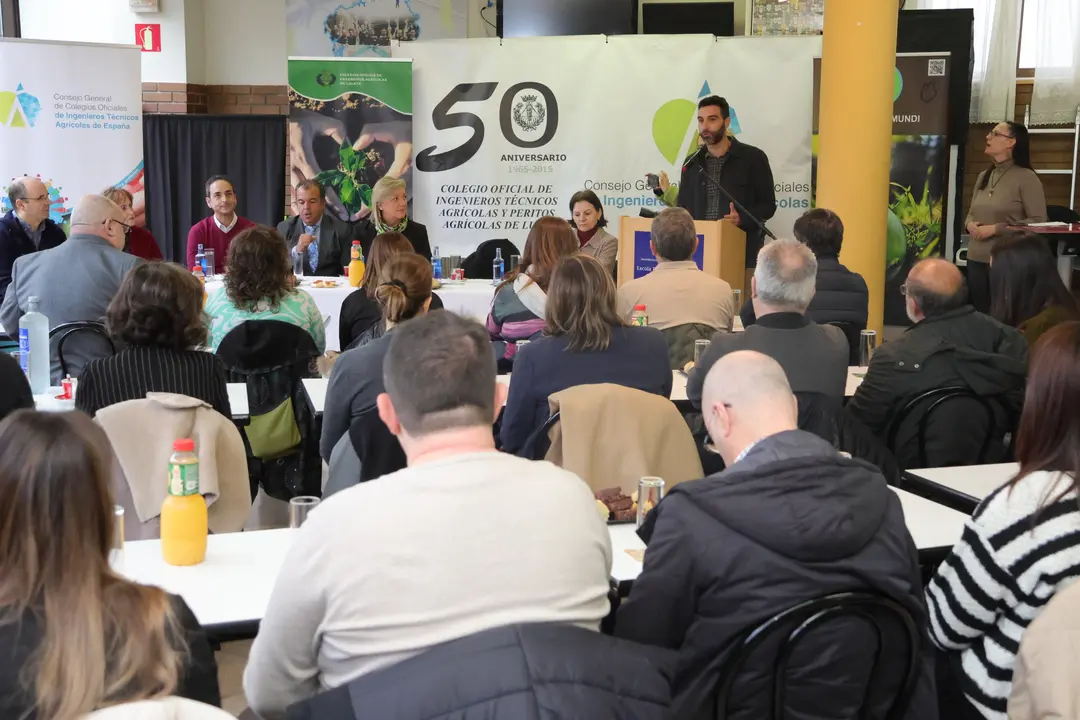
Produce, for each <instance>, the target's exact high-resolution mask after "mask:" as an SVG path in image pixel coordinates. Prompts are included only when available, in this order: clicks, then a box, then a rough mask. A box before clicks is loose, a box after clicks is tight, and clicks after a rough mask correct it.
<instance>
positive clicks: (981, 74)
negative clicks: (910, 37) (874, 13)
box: [867, 0, 1080, 123]
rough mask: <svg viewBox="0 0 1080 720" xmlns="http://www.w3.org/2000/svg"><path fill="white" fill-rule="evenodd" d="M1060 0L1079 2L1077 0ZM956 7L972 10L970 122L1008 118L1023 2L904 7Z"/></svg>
mask: <svg viewBox="0 0 1080 720" xmlns="http://www.w3.org/2000/svg"><path fill="white" fill-rule="evenodd" d="M867 1H868V2H877V1H878V0H867ZM1028 1H1029V2H1031V1H1032V0H1028ZM1049 1H1051V2H1052V1H1053V0H1049ZM1060 2H1062V3H1066V4H1067V3H1080V0H1060ZM958 8H971V9H972V10H974V11H975V27H974V35H975V37H974V45H975V48H974V50H975V72H974V77H973V79H972V88H971V122H979V123H998V122H1001V121H1002V120H1011V119H1012V118H1013V115H1014V114H1015V113H1016V60H1017V53H1018V51H1019V47H1020V17H1021V10H1022V8H1023V3H1022V1H1021V0H908V3H907V5H905V9H907V10H955V9H958Z"/></svg>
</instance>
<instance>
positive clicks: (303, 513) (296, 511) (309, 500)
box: [289, 495, 321, 528]
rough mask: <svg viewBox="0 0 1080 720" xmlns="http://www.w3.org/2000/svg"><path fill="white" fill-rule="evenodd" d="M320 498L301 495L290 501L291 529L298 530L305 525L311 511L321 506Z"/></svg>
mask: <svg viewBox="0 0 1080 720" xmlns="http://www.w3.org/2000/svg"><path fill="white" fill-rule="evenodd" d="M320 502H321V501H320V500H319V498H317V497H314V496H311V495H301V496H299V497H294V498H293V499H292V500H290V501H289V527H291V528H298V527H300V526H301V525H303V524H304V523H305V522H306V521H307V519H308V515H310V514H311V511H312V510H314V509H315V508H316V507H318V506H319V503H320Z"/></svg>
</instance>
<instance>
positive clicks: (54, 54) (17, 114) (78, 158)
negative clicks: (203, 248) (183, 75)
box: [0, 39, 146, 232]
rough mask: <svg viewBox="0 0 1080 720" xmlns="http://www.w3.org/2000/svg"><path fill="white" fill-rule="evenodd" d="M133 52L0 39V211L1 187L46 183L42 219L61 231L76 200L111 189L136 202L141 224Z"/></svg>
mask: <svg viewBox="0 0 1080 720" xmlns="http://www.w3.org/2000/svg"><path fill="white" fill-rule="evenodd" d="M139 53H140V51H139V48H138V47H137V46H134V45H130V46H129V45H89V44H87V45H83V44H77V43H54V42H47V41H36V40H4V39H0V211H2V212H4V213H7V212H8V211H9V210H11V203H10V201H9V200H8V197H7V189H8V185H9V184H10V183H11V181H12V180H13V179H15V178H17V177H21V176H23V175H29V176H31V177H37V178H39V179H40V180H41V181H42V182H44V183H45V187H46V189H47V191H48V194H49V203H50V204H49V217H50V219H52V220H53V221H54V222H56V223H57V224H58V225H61V226H63V228H64V231H65V232H67V231H68V225H69V223H70V219H71V210H72V208H73V207H74V205H75V203H77V202H78V200H79V198H81V197H82V196H83V195H92V194H97V193H100V192H101V191H102V190H103V189H105V188H107V187H109V186H110V185H116V186H120V187H123V188H125V189H127V190H128V191H129V192H131V194H132V195H133V196H134V197H135V214H136V217H135V222H136V224H138V225H142V224H144V223H145V213H146V210H145V207H146V203H145V197H144V193H143V137H142V135H143V134H142V79H141V72H142V70H141V64H140V63H141V58H140V54H139Z"/></svg>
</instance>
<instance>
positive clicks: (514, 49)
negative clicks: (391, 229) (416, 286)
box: [394, 35, 821, 255]
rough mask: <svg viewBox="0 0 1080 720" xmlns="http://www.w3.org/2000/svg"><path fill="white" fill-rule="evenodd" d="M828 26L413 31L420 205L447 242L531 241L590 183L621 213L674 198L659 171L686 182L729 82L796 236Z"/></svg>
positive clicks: (742, 129) (745, 136) (778, 223)
mask: <svg viewBox="0 0 1080 720" xmlns="http://www.w3.org/2000/svg"><path fill="white" fill-rule="evenodd" d="M820 53H821V39H820V37H776V38H759V37H755V38H730V39H729V38H721V39H717V38H714V37H713V36H711V35H682V36H647V35H639V36H611V37H604V36H583V37H558V38H554V37H552V38H520V39H507V40H501V41H500V40H499V39H497V38H496V39H491V40H482V39H473V40H440V41H433V42H419V43H401V44H400V45H398V46H395V48H394V55H395V56H397V57H411V58H412V59H413V68H414V77H413V100H414V103H413V110H414V115H413V123H414V124H413V142H414V151H413V163H414V168H413V169H414V175H413V208H412V214H413V216H414V217H415V219H416V220H418V221H420V222H422V223H424V224H426V225H427V226H428V227H429V231H430V235H431V238H432V243H433V244H435V243H438V244H441V245H442V246H443V247H442V248H441V251H442V253H443V254H444V255H445V254H448V253H449V252H455V253H457V252H460V253H463V254H464V253H467V252H469V251H471V250H472V249H473V248H475V247H476V245H477V244H478V243H479V242H481V241H483V240H486V239H490V238H500V237H503V238H509V239H510V240H512V241H513V242H514V243H515V244H517V245H518V247H519V248H523V247H524V241H525V237H526V236H527V234H528V231H529V228H530V227H531V225H532V223H533V221H534V220H535V219H536V218H538V217H541V216H543V215H556V216H559V217H564V218H569V217H570V208H569V201H570V197H571V196H572V195H573V194H574V193H575V192H576V191H578V190H582V189H591V190H594V191H595V192H596V194H597V195H598V196H599V198H600V200H601V202H602V204H603V206H604V213H605V215H606V216H607V218H608V220H609V221H610V222H611V223H612V224H613V225H615V226H616V227H617V224H618V222H617V219H618V217H619V216H622V215H637V214H638V213H639V211H640V210H641V208H643V207H645V208H649V209H651V210H660V209H662V207H663V206H662V205H661V203H660V200H659V198H657V197H656V196H655V195H654V194H653V192H652V191H651V190H650V189H649V188H648V187H647V185H646V174H647V173H659V172H660V171H665V172H667V173H668V175H669V176H670V177H671V180H672V182H678V180H679V173H680V170H681V167H682V163H683V160H684V159H685V157H686V156H687V154H688V152H689V151H690V150H691V148H692V147H693V144H694V143H695V135H696V131H697V121H696V117H697V101H698V99H699V98H701V97H704V96H705V95H712V94H716V95H721V96H723V97H725V98H726V99H727V100H728V102H729V103H730V105H731V109H732V116H733V117H732V131H733V132H734V133H735V135H736V137H737V138H738V139H739V140H740V141H741V142H745V143H748V144H750V145H754V146H757V147H759V148H761V149H762V150H763V151H765V153H766V154H767V155H768V157H769V161H770V164H771V167H772V172H773V177H774V181H775V189H776V199H777V203H778V206H779V207H778V210H777V213H776V216H775V217H773V218H772V219H771V220H770V221H769V222H768V226H769V228H770V229H771V230H772V231H773V232H774V233H775V234H776V235H777V236H780V237H782V236H789V237H790V236H791V228H792V225H793V224H794V222H795V219H796V218H797V217H798V216H799V215H800V214H801V213H802V212H803V211H805V210H806V209H808V208H809V207H810V169H811V119H812V118H811V108H812V99H813V90H814V79H813V72H814V63H813V60H814V57H815V56H819V55H820Z"/></svg>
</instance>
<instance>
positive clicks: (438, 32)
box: [285, 0, 468, 57]
mask: <svg viewBox="0 0 1080 720" xmlns="http://www.w3.org/2000/svg"><path fill="white" fill-rule="evenodd" d="M467 13H468V1H467V0H286V3H285V16H286V33H287V35H286V46H287V53H288V54H289V55H295V56H301V55H303V56H312V57H389V56H390V44H391V43H392V42H393V41H395V40H400V41H403V42H408V41H410V40H439V39H446V38H464V37H467V35H468V33H467Z"/></svg>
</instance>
